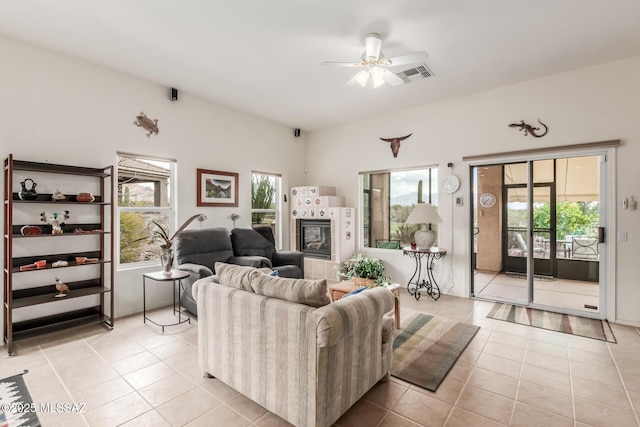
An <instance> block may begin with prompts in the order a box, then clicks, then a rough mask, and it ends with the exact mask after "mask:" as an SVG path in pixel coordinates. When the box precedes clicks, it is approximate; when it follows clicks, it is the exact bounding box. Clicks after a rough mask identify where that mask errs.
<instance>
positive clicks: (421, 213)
mask: <svg viewBox="0 0 640 427" xmlns="http://www.w3.org/2000/svg"><path fill="white" fill-rule="evenodd" d="M441 222H443V221H442V218H440V215H438V212H437V211H436V210H435V209H434V208H433V206H431V204H429V203H418V204H417V205H416V207H415V208H413V211H411V214H410V215H409V217H408V218H407V220H406V221H405V224H439V223H441Z"/></svg>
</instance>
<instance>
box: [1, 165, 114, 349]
mask: <svg viewBox="0 0 640 427" xmlns="http://www.w3.org/2000/svg"><path fill="white" fill-rule="evenodd" d="M113 170H114V167H113V166H107V167H104V168H89V167H81V166H68V165H58V164H50V163H38V162H30V161H22V160H15V159H14V158H13V156H12V155H11V154H10V155H9V156H8V157H7V158H6V159H5V160H4V184H5V185H4V206H3V209H4V234H3V238H4V300H3V305H4V342H5V345H6V346H7V351H8V354H9V355H13V354H14V348H13V347H14V342H15V341H18V340H20V339H25V338H30V337H33V336H37V335H41V334H45V333H49V332H53V331H58V330H62V329H66V328H69V327H74V326H79V325H86V324H90V323H103V324H104V325H105V326H107V327H109V328H113V321H114V278H115V276H114V273H115V272H114V264H113V262H112V261H113V259H114V244H113V233H114V223H115V220H114V206H113V200H114V188H115V187H114V183H115V181H114V176H113ZM16 173H38V174H40V175H43V176H46V177H47V179H50V180H51V181H52V182H55V180H56V178H57V179H63V178H62V176H63V175H76V176H81V177H83V179H85V178H86V180H87V182H88V181H90V180H92V181H94V182H93V183H92V184H93V185H96V182H95V181H97V186H98V187H99V194H94V197H95V198H94V200H93V201H91V202H81V201H76V196H77V194H65V195H64V196H65V198H64V199H59V200H55V201H54V200H53V198H52V195H53V193H43V194H40V193H38V194H37V197H36V198H35V199H34V200H22V199H20V197H19V193H18V192H17V191H15V190H16V189H17V187H16V185H15V184H19V183H14V177H15V175H16ZM34 205H39V208H42V209H43V210H47V209H49V207H50V206H52V208H55V209H61V210H67V209H69V210H70V209H72V207H73V206H74V205H78V206H79V205H83V206H87V205H88V206H91V207H92V208H91V209H95V211H96V213H95V214H94V215H93V216H95V217H97V218H98V217H99V222H95V221H93V222H91V223H82V224H78V223H72V222H73V221H72V220H70V221H68V222H69V224H65V225H64V226H62V230H63V233H62V234H52V227H51V226H47V225H38V227H39V228H40V229H41V231H42V232H41V233H40V234H35V235H29V234H27V235H23V234H22V231H21V230H22V228H23V227H24V226H26V225H30V224H15V223H14V221H13V219H14V213H16V212H18V211H20V210H21V209H22V210H24V209H28V207H29V206H34ZM53 206H54V207H53ZM34 222H35V221H34ZM41 239H46V240H41ZM48 239H55V240H54V242H55V245H48V246H47V245H42V244H40V243H45V241H47V240H48ZM68 239H74V245H73V246H74V247H76V248H77V247H78V246H83V245H84V244H86V246H87V247H92V248H93V249H88V250H86V251H82V252H77V249H76V251H75V252H64V247H65V243H66V242H69V240H68ZM76 239H77V240H76ZM96 239H97V240H99V245H98V248H99V249H98V250H95V247H96V244H95V240H96ZM16 244H19V245H20V246H21V250H22V252H24V251H25V249H24V248H25V247H26V248H27V249H26V252H28V254H26V255H25V254H24V253H23V254H22V256H14V253H15V252H14V247H15V245H16ZM52 246H55V247H56V251H55V252H56V253H52V252H53V251H51V253H44V254H43V253H41V249H40V248H42V247H52ZM60 249H62V251H60ZM78 257H86V258H88V260H87V261H85V262H78V261H77V258H78ZM37 261H40V262H39V263H38V265H37V266H36V265H35V263H36V262H37ZM59 261H63V263H62V265H60V264H61V263H59ZM67 269H86V270H85V273H86V274H85V276H86V275H89V276H90V277H91V278H89V279H82V280H76V281H65V283H66V284H67V286H68V287H69V291H68V292H66V293H65V294H66V295H65V296H64V297H56V295H57V294H58V291H57V290H56V287H55V282H54V281H51V282H39V281H41V280H42V275H35V274H33V272H35V271H47V270H49V272H51V273H52V274H53V275H55V274H56V273H55V272H54V271H53V270H55V271H58V270H60V271H67V272H69V273H70V275H71V276H73V272H74V271H75V270H67ZM30 274H31V275H33V277H34V278H36V279H34V280H31V279H29V280H26V282H28V283H30V285H28V286H26V287H25V286H24V285H22V286H20V287H14V283H15V282H14V278H15V277H18V275H30ZM19 277H23V276H19ZM23 282H24V281H23ZM96 296H98V298H97V299H99V304H95V301H96ZM87 297H89V298H87ZM61 301H73V302H72V303H67V304H65V305H56V304H59V303H60V302H61ZM43 305H53V306H48V307H47V309H46V310H39V306H43ZM69 306H73V308H71V309H69V308H68V307H69ZM58 308H59V309H58ZM17 310H29V316H28V317H30V318H29V319H28V320H21V321H14V314H15V313H16V311H17ZM39 311H41V312H42V313H46V314H42V315H40V316H38V315H37V313H38V312H39ZM52 311H57V312H56V313H55V314H50V312H52ZM34 314H35V315H34ZM23 317H24V316H23Z"/></svg>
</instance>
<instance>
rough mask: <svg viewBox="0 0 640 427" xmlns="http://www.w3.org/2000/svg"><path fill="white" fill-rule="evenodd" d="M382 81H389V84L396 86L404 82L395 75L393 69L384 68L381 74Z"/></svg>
mask: <svg viewBox="0 0 640 427" xmlns="http://www.w3.org/2000/svg"><path fill="white" fill-rule="evenodd" d="M382 78H384V81H385V82H387V83H389V84H390V85H391V86H398V85H401V84H402V83H404V80H402V79H401V78H400V77H398V76H396V75H395V74H394V73H393V71H389V70H384V74H383V75H382Z"/></svg>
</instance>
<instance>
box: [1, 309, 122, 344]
mask: <svg viewBox="0 0 640 427" xmlns="http://www.w3.org/2000/svg"><path fill="white" fill-rule="evenodd" d="M95 323H105V324H107V326H109V327H113V320H112V319H111V318H110V317H109V316H106V315H104V314H102V312H101V307H100V306H99V305H98V306H95V307H89V308H85V309H82V310H76V311H69V312H66V313H61V314H54V315H53V316H45V317H39V318H37V319H31V320H25V321H23V322H16V323H14V324H13V328H12V329H13V330H12V335H13V340H14V341H19V340H23V339H27V338H32V337H35V336H38V335H42V334H46V333H50V332H55V331H60V330H63V329H67V328H71V327H74V326H81V325H87V324H95Z"/></svg>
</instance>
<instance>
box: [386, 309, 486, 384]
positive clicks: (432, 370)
mask: <svg viewBox="0 0 640 427" xmlns="http://www.w3.org/2000/svg"><path fill="white" fill-rule="evenodd" d="M402 327H403V329H402V330H401V332H400V333H399V334H398V335H397V336H396V337H395V339H394V340H393V367H392V369H391V375H393V376H394V377H397V378H400V379H401V380H404V381H407V382H410V383H412V384H415V385H417V386H420V387H422V388H425V389H427V390H430V391H436V390H437V389H438V386H439V385H440V383H442V380H444V378H445V377H446V376H447V374H448V373H449V370H451V368H452V367H453V365H454V364H455V363H456V360H458V357H460V355H461V354H462V352H463V351H464V349H465V348H467V345H469V342H471V339H472V338H473V337H474V335H475V334H476V332H478V329H480V327H478V326H475V325H471V324H468V323H461V322H454V321H452V320H447V319H444V318H441V317H434V316H429V315H426V314H415V315H413V316H410V317H408V318H407V319H406V320H404V321H403V322H402Z"/></svg>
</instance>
